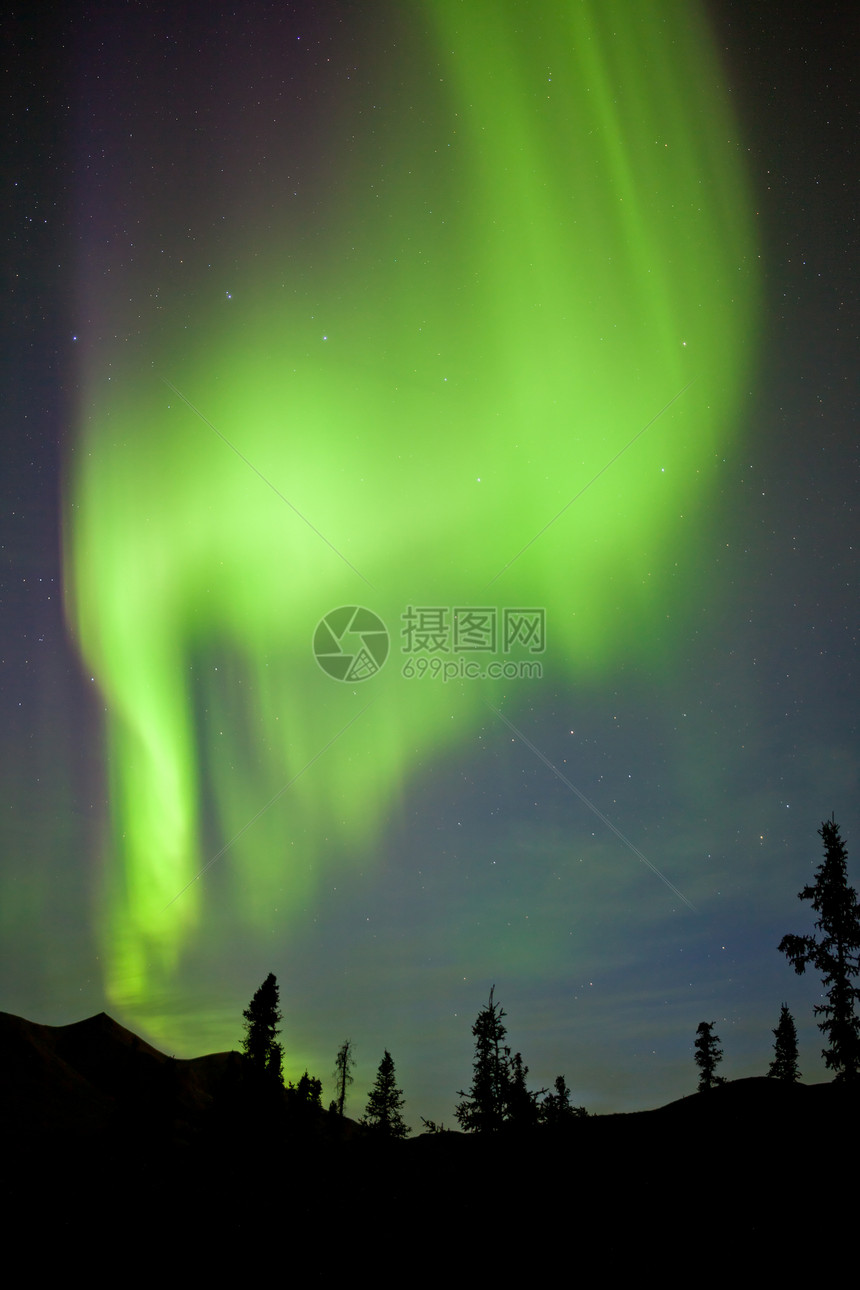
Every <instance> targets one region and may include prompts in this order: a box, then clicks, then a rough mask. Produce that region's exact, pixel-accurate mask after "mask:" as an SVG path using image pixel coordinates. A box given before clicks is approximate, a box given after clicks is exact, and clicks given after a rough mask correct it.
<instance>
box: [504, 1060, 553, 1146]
mask: <svg viewBox="0 0 860 1290" xmlns="http://www.w3.org/2000/svg"><path fill="white" fill-rule="evenodd" d="M528 1073H529V1068H528V1066H525V1065H524V1064H523V1059H522V1054H521V1053H515V1054H514V1056H513V1058H512V1059H511V1063H510V1067H509V1072H508V1091H507V1098H506V1107H505V1118H506V1119H507V1120H508V1121H509V1122H510V1123H511V1124H512V1125H515V1126H516V1128H518V1129H533V1128H534V1127H535V1126H536V1125H537V1123H538V1121H539V1119H540V1106H539V1104H538V1103H539V1099H540V1098H541V1097H543V1095H544V1093H546V1089H545V1088H542V1089H540V1091H539V1092H537V1093H533V1092H531V1090H530V1089H529V1088H528V1087H527V1086H526V1076H527V1075H528Z"/></svg>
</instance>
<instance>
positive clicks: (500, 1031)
mask: <svg viewBox="0 0 860 1290" xmlns="http://www.w3.org/2000/svg"><path fill="white" fill-rule="evenodd" d="M495 988H496V987H495V986H493V988H492V989H491V990H490V999H489V1002H488V1004H487V1006H486V1007H485V1008H482V1009H481V1011H480V1012H479V1013H478V1017H477V1020H476V1021H475V1024H474V1026H473V1027H472V1034H473V1035H474V1036H475V1060H474V1062H473V1063H472V1071H473V1075H472V1087H471V1088H470V1089H469V1092H468V1093H465V1092H463V1090H462V1089H461V1090H460V1091H459V1093H458V1094H457V1096H458V1097H461V1098H462V1099H463V1101H462V1102H460V1103H459V1105H458V1106H457V1109H456V1110H455V1112H454V1114H455V1116H456V1117H457V1120H458V1121H459V1123H460V1125H461V1126H462V1128H464V1129H465V1130H466V1131H467V1132H478V1133H495V1132H497V1131H498V1130H499V1129H500V1128H501V1127H502V1122H503V1121H504V1118H505V1113H506V1110H507V1104H508V1088H509V1084H510V1058H511V1050H510V1048H507V1047H505V1044H504V1039H505V1035H506V1034H507V1030H506V1029H505V1027H504V1025H503V1023H502V1017H504V1016H505V1012H504V1010H503V1008H502V1006H501V1004H499V1003H494V1002H493V991H494V990H495Z"/></svg>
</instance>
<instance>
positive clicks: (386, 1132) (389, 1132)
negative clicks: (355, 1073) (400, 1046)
mask: <svg viewBox="0 0 860 1290" xmlns="http://www.w3.org/2000/svg"><path fill="white" fill-rule="evenodd" d="M402 1110H403V1094H402V1093H401V1091H400V1089H399V1088H398V1087H397V1080H396V1079H395V1077H394V1062H393V1060H392V1057H391V1053H390V1052H389V1051H388V1049H387V1048H386V1050H385V1056H384V1057H383V1059H382V1061H381V1062H380V1063H379V1070H378V1071H377V1072H376V1082H375V1084H374V1085H373V1088H372V1089H371V1090H370V1096H369V1097H368V1099H367V1108H366V1110H365V1112H364V1116H363V1117H362V1121H361V1122H362V1124H366V1125H367V1126H368V1127H369V1128H371V1129H375V1130H376V1132H377V1133H378V1134H379V1135H380V1136H381V1137H385V1138H405V1137H406V1136H407V1135H408V1134H409V1132H410V1129H409V1125H408V1124H406V1122H405V1121H404V1119H403V1116H402V1114H401V1112H402Z"/></svg>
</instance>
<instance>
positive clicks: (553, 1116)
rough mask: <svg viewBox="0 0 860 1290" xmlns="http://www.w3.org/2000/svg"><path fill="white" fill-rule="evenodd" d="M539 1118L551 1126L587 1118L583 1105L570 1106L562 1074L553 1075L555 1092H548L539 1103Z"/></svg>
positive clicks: (556, 1126) (554, 1126) (568, 1093)
mask: <svg viewBox="0 0 860 1290" xmlns="http://www.w3.org/2000/svg"><path fill="white" fill-rule="evenodd" d="M540 1113H541V1120H542V1121H543V1123H544V1124H547V1125H550V1126H551V1127H552V1128H558V1127H559V1125H562V1124H568V1123H569V1122H570V1121H571V1120H579V1119H583V1120H584V1119H587V1118H588V1112H587V1111H586V1109H585V1107H584V1106H572V1105H571V1101H570V1089H569V1088H568V1087H567V1081H566V1080H565V1078H564V1076H563V1075H557V1076H556V1077H555V1092H554V1093H548V1094H547V1095H546V1097H545V1098H544V1100H543V1102H542V1103H541V1108H540Z"/></svg>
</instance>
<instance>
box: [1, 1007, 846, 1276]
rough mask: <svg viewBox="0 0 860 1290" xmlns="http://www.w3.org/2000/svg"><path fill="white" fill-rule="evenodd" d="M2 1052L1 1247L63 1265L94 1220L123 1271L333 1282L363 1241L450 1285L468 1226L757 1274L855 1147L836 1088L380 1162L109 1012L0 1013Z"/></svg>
mask: <svg viewBox="0 0 860 1290" xmlns="http://www.w3.org/2000/svg"><path fill="white" fill-rule="evenodd" d="M0 1046H2V1054H3V1060H2V1064H0V1131H2V1138H3V1153H2V1162H3V1165H2V1180H3V1195H2V1198H0V1201H1V1202H2V1204H3V1207H4V1212H6V1213H7V1214H10V1215H11V1216H12V1227H13V1230H16V1231H17V1232H18V1233H19V1234H23V1235H26V1236H28V1237H29V1238H30V1239H38V1238H39V1237H40V1236H41V1235H42V1233H43V1232H48V1233H50V1234H51V1236H52V1239H57V1238H58V1237H59V1238H61V1239H62V1241H63V1242H65V1245H66V1246H67V1247H70V1248H71V1247H73V1246H74V1245H75V1244H76V1243H78V1242H80V1241H84V1240H85V1239H87V1234H90V1233H91V1230H92V1225H93V1221H94V1219H97V1222H98V1224H99V1225H100V1226H101V1228H102V1229H103V1231H104V1233H105V1235H106V1239H108V1240H109V1242H110V1243H112V1244H113V1245H114V1246H115V1247H116V1248H117V1249H118V1250H119V1249H125V1248H131V1246H132V1245H133V1243H134V1242H135V1240H139V1239H140V1230H139V1229H140V1225H141V1224H143V1225H144V1226H145V1227H146V1228H147V1230H148V1232H149V1235H148V1238H147V1239H148V1240H149V1241H150V1243H151V1246H152V1247H153V1248H161V1246H162V1245H163V1247H164V1249H165V1251H166V1250H167V1249H168V1247H169V1246H170V1244H171V1242H174V1243H175V1242H176V1240H177V1239H179V1242H180V1245H183V1243H184V1242H185V1240H186V1237H187V1240H188V1241H192V1240H193V1243H194V1249H195V1250H196V1258H197V1261H198V1263H197V1265H198V1266H199V1265H200V1260H201V1259H202V1260H203V1262H204V1263H205V1262H206V1260H207V1259H208V1257H209V1255H208V1254H207V1253H206V1251H207V1250H210V1249H211V1250H215V1249H221V1250H223V1249H224V1248H225V1242H226V1247H227V1248H228V1249H233V1250H237V1249H238V1248H239V1247H240V1246H241V1245H242V1243H243V1242H244V1241H245V1240H246V1239H247V1238H248V1236H249V1234H250V1233H252V1232H256V1231H259V1230H264V1229H265V1228H266V1225H267V1224H271V1225H272V1228H273V1230H277V1231H283V1232H288V1233H289V1239H290V1240H291V1241H297V1242H299V1244H300V1246H301V1247H302V1248H307V1249H308V1250H313V1249H315V1250H317V1251H324V1252H325V1267H326V1268H328V1269H329V1270H331V1268H332V1267H333V1266H334V1265H335V1264H336V1263H337V1261H338V1259H340V1258H341V1257H342V1258H343V1259H344V1261H345V1262H346V1261H348V1258H350V1259H351V1258H352V1251H354V1250H356V1249H362V1248H365V1247H366V1243H367V1240H368V1239H369V1237H368V1234H369V1233H373V1232H376V1235H375V1236H373V1238H372V1239H373V1241H375V1242H376V1243H377V1245H379V1243H380V1242H381V1247H380V1248H381V1249H384V1250H385V1251H386V1252H387V1253H389V1254H391V1255H392V1257H393V1256H394V1255H395V1254H396V1253H397V1254H398V1257H406V1256H407V1253H408V1254H409V1257H413V1258H414V1257H415V1255H416V1254H417V1253H418V1252H419V1250H422V1249H423V1245H424V1243H425V1242H427V1241H428V1240H429V1243H430V1248H429V1249H424V1250H423V1253H422V1254H421V1258H422V1261H426V1260H427V1259H429V1260H430V1261H431V1262H432V1261H438V1262H439V1264H440V1265H441V1264H442V1263H443V1262H444V1259H445V1257H450V1258H452V1259H454V1261H455V1262H456V1261H457V1260H458V1259H459V1260H460V1264H461V1265H462V1267H463V1270H464V1271H465V1270H466V1268H467V1265H468V1264H469V1263H470V1261H471V1260H472V1259H473V1258H474V1259H475V1263H474V1270H475V1271H477V1270H478V1269H479V1267H480V1259H479V1257H478V1249H477V1247H472V1246H468V1247H463V1248H462V1249H461V1250H460V1253H459V1254H456V1253H455V1250H456V1249H459V1248H460V1245H461V1239H460V1237H458V1236H457V1235H456V1234H457V1233H463V1232H466V1231H471V1232H476V1231H479V1230H481V1228H482V1227H484V1228H486V1230H498V1231H499V1232H500V1233H503V1234H504V1239H505V1241H506V1242H508V1243H509V1244H510V1245H511V1247H516V1248H519V1249H521V1251H522V1253H523V1257H525V1256H526V1253H527V1251H528V1248H529V1246H530V1244H533V1243H537V1246H536V1248H538V1247H539V1248H540V1250H541V1251H543V1252H544V1253H545V1254H546V1255H547V1257H549V1253H548V1252H549V1251H550V1250H555V1251H556V1257H558V1256H559V1255H560V1254H563V1255H564V1256H565V1257H567V1256H568V1253H569V1250H568V1246H569V1244H570V1242H571V1241H573V1240H574V1239H576V1240H577V1241H584V1242H585V1243H586V1245H587V1246H588V1248H590V1249H592V1250H593V1251H598V1250H602V1251H604V1252H611V1253H612V1258H613V1259H614V1260H616V1262H617V1260H618V1259H626V1258H627V1257H628V1256H629V1257H630V1259H631V1260H633V1258H634V1255H635V1254H636V1252H637V1251H639V1252H641V1251H642V1249H644V1248H648V1249H651V1250H652V1251H653V1250H654V1249H655V1243H656V1247H659V1248H660V1249H662V1251H663V1253H662V1255H661V1258H662V1260H663V1263H664V1266H665V1260H666V1259H668V1260H669V1262H670V1263H674V1262H678V1261H680V1262H684V1260H685V1259H686V1258H687V1257H688V1256H689V1257H692V1256H693V1254H694V1252H695V1250H696V1249H697V1248H698V1247H699V1245H700V1244H701V1243H702V1242H705V1243H707V1242H710V1241H713V1240H714V1239H715V1235H716V1233H721V1238H720V1239H721V1240H722V1241H723V1242H725V1241H728V1242H729V1244H730V1245H731V1247H732V1248H733V1249H734V1250H735V1252H736V1253H737V1254H741V1253H743V1255H744V1257H746V1258H751V1257H754V1256H755V1257H758V1256H759V1255H761V1256H762V1257H764V1255H765V1253H766V1252H767V1251H768V1250H769V1249H771V1248H774V1249H778V1248H779V1242H780V1241H781V1240H782V1239H783V1237H784V1233H785V1231H786V1225H788V1229H789V1230H791V1225H792V1224H796V1225H798V1230H800V1227H801V1225H802V1224H803V1223H804V1222H805V1221H806V1220H807V1218H808V1206H809V1197H808V1194H807V1191H806V1188H805V1187H804V1186H802V1185H800V1184H801V1182H802V1180H804V1179H807V1180H808V1179H811V1178H815V1177H818V1178H821V1177H827V1176H832V1177H838V1176H839V1175H840V1174H841V1173H842V1172H843V1170H844V1168H845V1167H846V1165H847V1162H849V1161H852V1160H853V1158H854V1153H855V1151H856V1146H857V1095H856V1093H855V1092H854V1091H853V1090H852V1089H851V1088H849V1087H845V1086H840V1085H838V1084H820V1085H812V1086H806V1085H802V1084H794V1085H792V1084H783V1083H780V1082H779V1081H777V1080H773V1079H768V1078H765V1077H761V1078H752V1079H743V1080H736V1081H734V1082H727V1083H726V1084H725V1085H722V1086H721V1087H719V1088H716V1089H713V1090H711V1091H710V1092H708V1093H692V1094H691V1095H690V1096H689V1097H687V1098H683V1099H681V1100H680V1101H676V1102H673V1103H670V1104H669V1105H667V1106H664V1107H661V1108H658V1109H655V1110H652V1111H640V1112H634V1113H627V1114H618V1115H605V1116H594V1117H589V1118H587V1119H578V1120H575V1121H572V1122H571V1123H569V1124H566V1125H564V1126H562V1127H561V1128H560V1129H558V1130H554V1131H552V1132H548V1131H546V1130H538V1131H536V1132H531V1133H528V1134H525V1135H523V1134H517V1133H515V1132H501V1133H498V1134H491V1135H484V1136H482V1135H478V1134H462V1133H453V1132H451V1133H448V1132H444V1133H435V1134H423V1135H419V1136H418V1137H417V1138H414V1139H410V1140H407V1141H404V1142H380V1141H379V1140H378V1139H376V1138H375V1137H374V1136H373V1134H372V1133H368V1132H367V1131H365V1130H363V1129H362V1128H361V1126H359V1125H356V1124H354V1123H353V1122H352V1121H350V1120H348V1119H345V1118H342V1117H340V1116H337V1115H334V1114H332V1113H330V1112H327V1111H321V1110H319V1109H316V1108H313V1109H312V1108H310V1107H308V1106H306V1105H305V1106H300V1105H297V1104H296V1102H295V1100H294V1099H291V1097H290V1095H289V1094H288V1093H287V1092H286V1091H285V1090H282V1089H280V1088H277V1089H274V1090H273V1089H272V1087H271V1086H270V1085H266V1084H265V1083H261V1082H260V1080H259V1079H256V1078H253V1074H254V1073H253V1072H252V1071H250V1070H249V1065H248V1063H247V1062H246V1061H245V1059H244V1058H243V1057H242V1056H241V1055H240V1054H239V1053H216V1054H212V1055H209V1056H205V1057H198V1058H194V1059H191V1060H176V1059H174V1058H172V1057H169V1056H167V1055H165V1054H164V1053H160V1052H158V1050H157V1049H155V1048H153V1047H151V1046H150V1045H149V1044H147V1043H146V1042H145V1041H144V1040H142V1039H140V1038H139V1037H138V1036H137V1035H134V1034H133V1033H132V1032H131V1031H129V1030H126V1029H125V1028H124V1027H123V1026H120V1025H119V1024H118V1023H117V1022H115V1021H114V1020H113V1019H112V1018H110V1017H108V1016H107V1015H106V1014H104V1013H100V1014H99V1015H98V1016H95V1017H90V1018H88V1019H87V1020H85V1021H81V1022H77V1023H75V1024H73V1025H69V1026H58V1027H52V1026H43V1025H39V1024H37V1023H34V1022H30V1021H26V1020H24V1019H23V1018H21V1017H14V1016H11V1015H9V1014H6V1013H0ZM690 1075H691V1083H692V1082H693V1080H694V1078H695V1077H694V1072H693V1069H692V1064H691V1072H690ZM34 1195H38V1197H39V1204H38V1206H36V1207H34V1206H33V1205H32V1197H33V1196H34ZM847 1205H848V1200H847V1199H846V1200H841V1199H840V1197H839V1194H838V1193H837V1194H836V1195H834V1196H833V1197H831V1198H829V1199H828V1201H827V1206H828V1221H829V1218H830V1217H831V1216H832V1217H833V1218H834V1221H843V1220H844V1221H847V1220H848V1217H849V1211H848V1208H847ZM840 1207H841V1209H840ZM843 1210H844V1212H842V1211H843ZM840 1215H841V1217H840ZM180 1220H181V1226H182V1230H183V1231H184V1232H185V1233H186V1236H183V1237H181V1238H177V1235H176V1224H177V1222H180ZM380 1224H381V1226H380ZM335 1231H336V1232H337V1244H336V1248H334V1247H333V1246H332V1233H333V1232H335ZM431 1232H432V1233H435V1234H436V1235H435V1236H433V1237H432V1238H431V1237H429V1233H431ZM171 1233H172V1235H171ZM577 1233H578V1235H576V1234H577ZM237 1243H238V1244H237ZM183 1248H184V1246H183ZM374 1248H376V1246H374ZM189 1250H190V1246H189ZM212 1257H213V1260H214V1261H215V1263H217V1266H218V1268H219V1269H222V1270H223V1267H224V1266H225V1265H223V1263H222V1259H221V1256H219V1257H218V1259H215V1255H214V1254H213V1256H212ZM224 1257H226V1256H224ZM543 1257H544V1254H542V1255H541V1258H543ZM213 1266H214V1263H213ZM237 1266H238V1265H237ZM631 1266H632V1263H631ZM305 1279H307V1278H305ZM320 1279H321V1280H325V1279H326V1278H325V1277H320Z"/></svg>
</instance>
